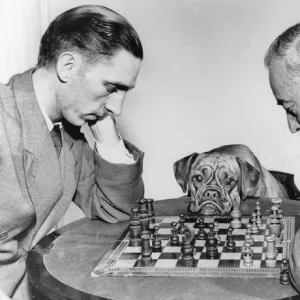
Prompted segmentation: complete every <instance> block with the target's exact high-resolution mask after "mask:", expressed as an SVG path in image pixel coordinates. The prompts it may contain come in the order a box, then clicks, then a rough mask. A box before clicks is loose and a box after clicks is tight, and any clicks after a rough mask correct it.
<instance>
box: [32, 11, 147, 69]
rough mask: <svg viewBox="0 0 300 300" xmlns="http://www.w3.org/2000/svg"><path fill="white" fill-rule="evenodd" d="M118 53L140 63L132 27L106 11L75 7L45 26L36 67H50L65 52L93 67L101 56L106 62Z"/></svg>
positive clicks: (140, 57)
mask: <svg viewBox="0 0 300 300" xmlns="http://www.w3.org/2000/svg"><path fill="white" fill-rule="evenodd" d="M121 49H124V50H127V51H128V52H129V53H131V54H132V55H133V56H135V57H136V58H139V59H143V47H142V43H141V41H140V39H139V36H138V34H137V32H136V31H135V29H134V28H133V27H132V25H131V24H130V23H129V22H128V21H127V20H126V19H125V18H124V17H122V16H121V15H119V14H118V13H116V12H115V11H113V10H111V9H109V8H107V7H104V6H100V5H83V6H78V7H75V8H72V9H70V10H68V11H66V12H64V13H62V14H61V15H59V16H58V17H57V18H56V19H54V20H53V21H52V22H51V24H50V25H49V27H48V29H47V30H46V32H45V33H44V35H43V37H42V39H41V43H40V49H39V56H38V67H46V68H49V67H50V68H51V67H53V66H54V65H55V64H56V63H57V60H58V57H59V55H60V54H61V53H63V52H65V51H72V50H75V51H78V52H79V53H81V54H82V55H83V56H84V57H85V59H86V61H87V63H93V62H95V61H97V60H98V59H99V58H100V57H101V56H105V57H107V58H110V57H112V56H113V55H114V54H115V53H116V51H118V50H121Z"/></svg>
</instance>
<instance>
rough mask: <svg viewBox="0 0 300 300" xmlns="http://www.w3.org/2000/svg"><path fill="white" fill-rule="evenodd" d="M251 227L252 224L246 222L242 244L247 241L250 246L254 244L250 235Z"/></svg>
mask: <svg viewBox="0 0 300 300" xmlns="http://www.w3.org/2000/svg"><path fill="white" fill-rule="evenodd" d="M251 227H252V225H251V224H249V223H248V224H247V231H246V235H245V242H244V245H245V244H246V243H249V244H250V246H253V245H254V238H253V236H252V235H251Z"/></svg>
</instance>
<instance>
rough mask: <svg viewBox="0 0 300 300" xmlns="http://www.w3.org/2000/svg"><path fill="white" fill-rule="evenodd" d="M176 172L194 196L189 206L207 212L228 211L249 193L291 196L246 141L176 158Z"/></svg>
mask: <svg viewBox="0 0 300 300" xmlns="http://www.w3.org/2000/svg"><path fill="white" fill-rule="evenodd" d="M174 174H175V178H176V180H177V182H178V184H179V185H180V186H181V188H182V190H183V192H184V193H185V192H186V191H188V194H189V195H190V196H191V200H190V201H191V202H190V205H189V207H188V210H189V211H190V212H199V213H201V214H204V215H214V214H221V215H223V214H226V213H228V212H229V211H231V209H232V208H233V207H237V208H238V207H239V206H240V200H241V199H242V200H245V199H246V198H247V197H252V198H255V197H279V198H288V195H287V192H286V190H285V189H284V187H283V186H282V184H281V183H280V182H279V181H277V179H276V178H275V177H274V176H273V175H272V174H271V173H270V172H269V171H268V170H266V169H265V168H264V167H263V166H261V164H260V163H259V161H258V159H257V158H256V156H255V155H254V154H253V152H252V151H251V150H250V149H249V148H248V147H247V146H245V145H226V146H222V147H220V148H216V149H213V150H211V151H209V152H205V153H201V154H199V153H193V154H191V155H189V156H187V157H184V158H182V159H180V160H178V161H177V162H175V164H174Z"/></svg>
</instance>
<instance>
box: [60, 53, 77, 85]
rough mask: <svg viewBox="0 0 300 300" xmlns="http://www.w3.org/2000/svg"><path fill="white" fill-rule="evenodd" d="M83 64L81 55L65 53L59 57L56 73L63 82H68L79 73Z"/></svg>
mask: <svg viewBox="0 0 300 300" xmlns="http://www.w3.org/2000/svg"><path fill="white" fill-rule="evenodd" d="M81 63H82V58H81V56H80V55H79V54H77V53H73V52H63V53H61V55H60V56H59V57H58V60H57V63H56V72H57V76H58V78H59V80H60V81H61V82H64V83H66V82H68V81H69V80H70V79H71V78H72V77H73V76H74V75H75V74H76V73H78V71H79V70H80V66H81Z"/></svg>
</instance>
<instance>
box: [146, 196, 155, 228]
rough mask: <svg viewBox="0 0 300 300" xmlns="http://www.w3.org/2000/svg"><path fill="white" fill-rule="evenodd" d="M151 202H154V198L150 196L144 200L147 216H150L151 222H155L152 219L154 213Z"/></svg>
mask: <svg viewBox="0 0 300 300" xmlns="http://www.w3.org/2000/svg"><path fill="white" fill-rule="evenodd" d="M153 202H154V200H153V199H151V198H149V199H147V200H146V208H147V213H148V218H150V222H151V223H154V222H155V220H154V215H155V213H154V207H153Z"/></svg>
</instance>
